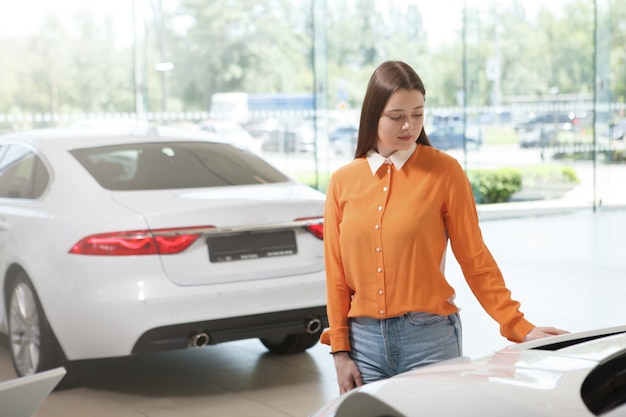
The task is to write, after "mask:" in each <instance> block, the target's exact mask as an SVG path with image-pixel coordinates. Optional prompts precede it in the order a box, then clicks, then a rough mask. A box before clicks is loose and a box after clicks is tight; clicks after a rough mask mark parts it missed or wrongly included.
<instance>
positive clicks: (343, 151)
mask: <svg viewBox="0 0 626 417" xmlns="http://www.w3.org/2000/svg"><path fill="white" fill-rule="evenodd" d="M358 136H359V128H358V127H357V126H353V125H346V126H339V127H337V128H335V129H333V130H332V131H331V132H330V133H329V135H328V140H329V142H330V146H331V147H332V149H333V152H334V153H335V154H336V155H341V156H352V157H353V156H354V153H355V151H356V143H357V139H358Z"/></svg>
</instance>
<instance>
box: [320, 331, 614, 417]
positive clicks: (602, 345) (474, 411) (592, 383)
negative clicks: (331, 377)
mask: <svg viewBox="0 0 626 417" xmlns="http://www.w3.org/2000/svg"><path fill="white" fill-rule="evenodd" d="M354 416H359V417H383V416H384V417H417V416H440V417H447V416H450V417H452V416H453V417H457V416H485V417H489V416H493V417H496V416H497V417H499V416H519V417H527V416H536V417H538V416H551V417H560V416H568V417H578V416H581V417H582V416H604V417H618V416H620V417H624V416H626V326H620V327H613V328H606V329H598V330H592V331H587V332H578V333H570V334H565V335H562V336H554V337H549V338H545V339H540V340H536V341H532V342H526V343H521V344H517V345H513V346H510V347H507V348H504V349H502V350H500V351H498V352H496V353H494V354H492V355H489V356H487V357H484V358H480V359H475V360H470V359H468V358H458V359H453V360H449V361H444V362H441V363H439V364H434V365H429V366H425V367H423V368H418V369H416V370H413V371H409V372H406V373H404V374H401V375H398V376H396V377H392V378H389V379H386V380H381V381H377V382H373V383H370V384H366V385H363V386H361V387H359V388H356V389H354V390H352V391H349V392H348V393H346V394H343V395H342V396H340V397H338V398H336V399H335V400H333V401H331V402H329V403H328V404H326V405H325V406H323V407H321V408H320V409H319V410H317V411H315V412H313V413H312V414H310V417H354Z"/></svg>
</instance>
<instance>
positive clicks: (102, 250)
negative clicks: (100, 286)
mask: <svg viewBox="0 0 626 417" xmlns="http://www.w3.org/2000/svg"><path fill="white" fill-rule="evenodd" d="M210 227H213V226H203V227H198V228H182V229H159V230H135V231H130V232H114V233H102V234H98V235H91V236H87V237H85V238H83V239H81V240H80V241H78V242H77V243H76V244H75V245H74V246H72V248H71V249H70V253H73V254H77V255H101V256H130V255H170V254H174V253H180V252H182V251H184V250H185V249H187V248H188V247H189V246H191V245H192V244H193V243H194V242H195V241H196V240H197V239H198V238H199V237H200V236H202V232H201V231H197V232H194V230H195V229H207V228H210Z"/></svg>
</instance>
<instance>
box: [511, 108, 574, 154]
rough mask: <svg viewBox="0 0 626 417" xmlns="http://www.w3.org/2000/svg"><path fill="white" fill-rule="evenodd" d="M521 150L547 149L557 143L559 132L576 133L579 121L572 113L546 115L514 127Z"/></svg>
mask: <svg viewBox="0 0 626 417" xmlns="http://www.w3.org/2000/svg"><path fill="white" fill-rule="evenodd" d="M515 130H516V131H517V134H518V138H519V145H520V147H522V148H536V147H548V146H552V145H555V144H556V143H557V141H558V135H559V132H578V131H579V130H580V119H579V118H578V117H577V116H576V115H575V114H574V113H547V114H541V115H538V116H535V117H533V118H531V119H529V120H527V121H525V122H522V123H519V124H517V125H516V126H515Z"/></svg>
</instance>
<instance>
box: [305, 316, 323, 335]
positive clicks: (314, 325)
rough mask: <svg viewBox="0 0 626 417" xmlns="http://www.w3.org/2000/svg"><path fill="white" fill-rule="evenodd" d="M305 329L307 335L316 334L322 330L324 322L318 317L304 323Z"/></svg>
mask: <svg viewBox="0 0 626 417" xmlns="http://www.w3.org/2000/svg"><path fill="white" fill-rule="evenodd" d="M304 328H305V330H306V332H307V333H309V334H315V333H317V332H319V331H320V330H321V329H322V321H321V320H320V319H318V318H317V317H313V318H310V319H308V320H306V321H305V322H304Z"/></svg>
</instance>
